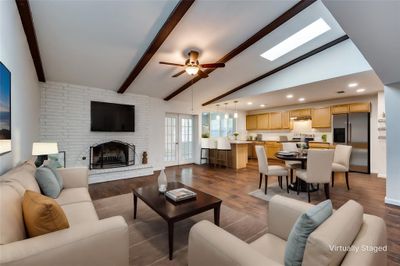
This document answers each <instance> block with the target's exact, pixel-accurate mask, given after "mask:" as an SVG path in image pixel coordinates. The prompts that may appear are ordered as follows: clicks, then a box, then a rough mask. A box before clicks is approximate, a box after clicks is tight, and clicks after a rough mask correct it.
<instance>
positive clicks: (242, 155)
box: [229, 140, 251, 169]
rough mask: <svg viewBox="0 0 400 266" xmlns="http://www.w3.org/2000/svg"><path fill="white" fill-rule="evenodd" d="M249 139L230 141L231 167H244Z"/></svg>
mask: <svg viewBox="0 0 400 266" xmlns="http://www.w3.org/2000/svg"><path fill="white" fill-rule="evenodd" d="M250 143H251V142H250V141H242V140H235V141H231V163H230V164H229V165H230V167H231V168H233V169H242V168H246V166H247V162H248V149H249V148H248V145H249V144H250Z"/></svg>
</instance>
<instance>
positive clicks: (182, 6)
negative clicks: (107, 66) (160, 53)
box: [118, 0, 195, 93]
mask: <svg viewBox="0 0 400 266" xmlns="http://www.w3.org/2000/svg"><path fill="white" fill-rule="evenodd" d="M194 1H195V0H180V1H179V3H178V4H177V5H176V7H175V8H174V10H173V11H172V13H171V14H170V15H169V17H168V18H167V20H166V21H165V23H164V25H163V26H162V27H161V29H160V30H159V31H158V33H157V35H156V36H155V37H154V39H153V41H152V42H151V44H150V45H149V47H147V50H146V52H145V53H144V54H143V55H142V57H141V58H140V60H139V62H138V63H137V64H136V66H135V67H134V68H133V69H132V71H131V73H130V74H129V76H128V77H127V78H126V80H125V81H124V83H122V85H121V87H119V89H118V93H124V92H125V91H126V90H127V89H128V87H129V86H130V85H131V84H132V82H133V81H134V80H135V79H136V77H137V76H138V75H139V73H140V72H141V71H142V70H143V68H144V67H145V66H146V65H147V63H148V62H149V61H150V59H151V58H152V57H153V55H154V54H155V53H156V52H157V50H158V49H159V48H160V47H161V45H162V44H163V43H164V41H165V40H166V39H167V37H168V35H169V34H170V33H171V32H172V30H173V29H174V28H175V26H176V25H177V24H178V23H179V21H180V20H181V19H182V18H183V16H184V15H185V14H186V11H188V10H189V8H190V6H191V5H192V4H193V3H194Z"/></svg>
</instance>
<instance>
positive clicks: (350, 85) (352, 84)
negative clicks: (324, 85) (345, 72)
mask: <svg viewBox="0 0 400 266" xmlns="http://www.w3.org/2000/svg"><path fill="white" fill-rule="evenodd" d="M347 86H348V87H349V88H354V87H357V86H358V83H355V82H353V83H349V85H347Z"/></svg>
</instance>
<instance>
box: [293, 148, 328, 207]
mask: <svg viewBox="0 0 400 266" xmlns="http://www.w3.org/2000/svg"><path fill="white" fill-rule="evenodd" d="M333 156H334V150H319V149H318V150H317V149H310V150H308V154H307V169H299V170H296V181H297V194H299V192H300V180H299V179H301V180H303V181H304V182H306V183H307V194H308V202H310V187H311V184H312V183H317V184H324V190H325V196H326V198H327V199H329V183H330V177H331V172H332V162H333Z"/></svg>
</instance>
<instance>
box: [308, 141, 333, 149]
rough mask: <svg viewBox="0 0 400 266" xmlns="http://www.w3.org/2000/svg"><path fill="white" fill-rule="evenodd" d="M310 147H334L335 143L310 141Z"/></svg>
mask: <svg viewBox="0 0 400 266" xmlns="http://www.w3.org/2000/svg"><path fill="white" fill-rule="evenodd" d="M308 147H309V148H310V149H334V148H335V145H333V144H330V143H329V142H317V141H310V142H308Z"/></svg>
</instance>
